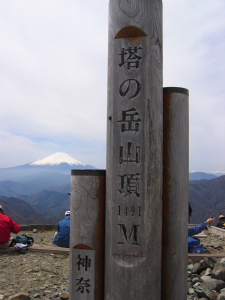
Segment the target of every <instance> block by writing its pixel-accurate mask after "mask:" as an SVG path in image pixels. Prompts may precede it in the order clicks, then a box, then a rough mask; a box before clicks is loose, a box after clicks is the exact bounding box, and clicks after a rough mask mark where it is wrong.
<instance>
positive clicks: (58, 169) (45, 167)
mask: <svg viewBox="0 0 225 300" xmlns="http://www.w3.org/2000/svg"><path fill="white" fill-rule="evenodd" d="M73 169H96V168H95V167H94V166H91V165H86V164H84V163H82V162H79V161H78V160H76V159H74V158H73V157H71V156H69V155H68V154H66V153H64V152H57V153H55V154H53V155H50V156H48V157H46V158H44V159H39V160H37V161H34V162H33V163H29V164H25V165H21V166H15V167H10V168H1V169H0V181H4V180H12V181H18V180H19V179H21V178H23V177H24V176H31V175H35V174H40V173H43V172H45V173H46V172H48V173H59V174H64V175H69V176H70V175H71V170H73ZM38 177H39V176H38Z"/></svg>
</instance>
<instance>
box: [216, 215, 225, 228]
mask: <svg viewBox="0 0 225 300" xmlns="http://www.w3.org/2000/svg"><path fill="white" fill-rule="evenodd" d="M216 227H219V228H222V229H225V217H224V215H220V216H219V223H218V224H217V225H216Z"/></svg>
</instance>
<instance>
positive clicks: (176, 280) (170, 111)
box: [161, 87, 189, 300]
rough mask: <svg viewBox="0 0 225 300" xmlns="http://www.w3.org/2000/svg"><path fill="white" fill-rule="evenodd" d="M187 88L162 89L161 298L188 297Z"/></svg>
mask: <svg viewBox="0 0 225 300" xmlns="http://www.w3.org/2000/svg"><path fill="white" fill-rule="evenodd" d="M188 94H189V92H188V90H187V89H184V88H177V87H171V88H164V89H163V226H162V229H163V230H162V296H161V299H163V300H174V299H179V300H184V299H187V251H188V246H187V237H188V201H189V154H188V153H189V143H188V140H189V130H188V127H189V122H188Z"/></svg>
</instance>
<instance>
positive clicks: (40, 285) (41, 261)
mask: <svg viewBox="0 0 225 300" xmlns="http://www.w3.org/2000/svg"><path fill="white" fill-rule="evenodd" d="M23 233H26V234H27V235H29V236H33V238H34V241H35V243H38V244H42V245H46V246H52V241H53V237H54V232H50V231H49V232H48V231H45V232H44V231H41V232H37V233H33V232H21V233H20V234H23ZM0 269H1V271H0V299H4V300H6V299H7V300H10V299H11V298H12V296H14V295H15V294H21V293H28V294H29V295H30V299H36V298H38V299H44V300H47V299H52V300H59V299H60V295H61V293H62V292H69V255H67V254H65V255H61V254H51V253H49V254H48V253H37V252H29V251H28V252H27V253H26V254H19V253H17V252H16V251H15V252H14V251H13V252H10V253H8V254H4V253H0Z"/></svg>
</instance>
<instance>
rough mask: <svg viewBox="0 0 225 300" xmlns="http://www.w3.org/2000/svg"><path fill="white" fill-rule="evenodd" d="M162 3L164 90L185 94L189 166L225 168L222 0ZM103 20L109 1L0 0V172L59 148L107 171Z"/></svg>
mask: <svg viewBox="0 0 225 300" xmlns="http://www.w3.org/2000/svg"><path fill="white" fill-rule="evenodd" d="M163 6H164V8H163V11H164V22H163V23H164V86H181V87H185V88H188V89H189V90H190V146H191V150H190V153H191V155H190V158H191V162H190V168H191V169H195V170H198V169H199V170H204V166H205V169H206V170H209V169H210V168H211V169H214V170H215V169H218V170H219V169H220V170H225V162H224V160H223V156H224V155H223V153H224V150H225V149H224V146H223V145H224V142H223V138H224V125H225V124H224V119H225V118H224V114H225V101H224V95H225V90H224V89H225V86H224V77H225V59H224V52H225V39H224V32H225V19H224V13H225V2H224V0H218V1H214V2H212V1H211V0H199V1H197V2H196V1H194V0H177V1H175V0H173V1H171V0H170V1H169V0H164V1H163ZM107 19H108V0H104V1H102V0H101V1H100V0H96V1H92V0H86V1H72V0H67V1H63V0H38V1H37V0H33V1H30V0H7V1H1V2H0V43H1V47H0V104H1V110H0V120H1V121H0V122H1V127H0V128H1V130H2V131H3V132H4V134H5V135H6V136H7V139H6V138H5V139H4V138H3V141H1V159H0V167H1V166H3V165H4V166H7V163H8V165H12V163H15V165H18V164H22V163H26V161H24V159H26V157H27V159H28V158H30V159H31V158H32V159H31V161H33V160H36V159H38V158H44V157H45V156H47V155H50V154H53V153H54V152H57V151H62V152H68V154H70V155H71V156H73V157H75V158H76V159H78V160H81V161H83V162H85V163H89V164H93V165H95V164H94V162H95V161H96V163H97V164H98V166H99V167H104V166H105V141H106V102H107V38H108V36H107V32H108V29H107V27H108V20H107ZM6 140H7V143H6ZM48 141H49V142H48ZM20 143H21V144H20ZM14 144H16V148H15V147H13V145H14ZM15 149H16V150H17V151H16V153H17V158H16V156H15ZM29 152H30V154H29ZM24 153H25V154H24ZM203 154H204V157H203ZM34 156H35V157H34ZM7 157H8V158H7ZM22 157H24V159H22ZM87 160H88V161H87ZM92 161H93V162H92Z"/></svg>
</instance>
